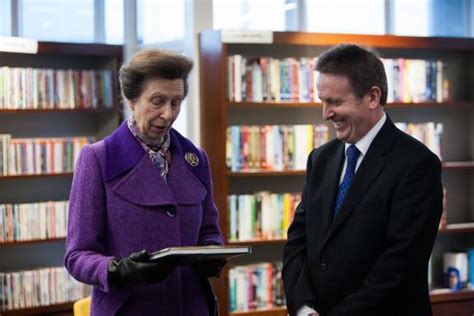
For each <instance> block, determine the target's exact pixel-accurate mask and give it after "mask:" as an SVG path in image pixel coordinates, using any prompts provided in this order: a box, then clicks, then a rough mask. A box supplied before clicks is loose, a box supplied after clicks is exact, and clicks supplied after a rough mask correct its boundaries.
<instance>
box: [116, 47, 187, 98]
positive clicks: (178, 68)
mask: <svg viewBox="0 0 474 316" xmlns="http://www.w3.org/2000/svg"><path fill="white" fill-rule="evenodd" d="M192 68H193V61H192V60H191V59H190V58H188V57H186V56H183V55H181V54H179V53H176V52H172V51H167V50H163V49H158V48H152V49H145V50H142V51H140V52H138V53H137V54H135V55H134V56H133V57H132V59H131V60H130V61H129V62H128V63H124V64H123V65H122V67H120V73H119V80H120V88H121V89H122V94H123V96H124V97H125V98H126V99H128V100H136V99H137V98H139V97H140V95H141V93H142V91H143V83H144V82H145V81H146V80H148V79H156V78H161V79H169V80H175V79H182V80H183V87H184V96H186V95H187V94H188V80H187V78H188V75H189V73H190V72H191V69H192Z"/></svg>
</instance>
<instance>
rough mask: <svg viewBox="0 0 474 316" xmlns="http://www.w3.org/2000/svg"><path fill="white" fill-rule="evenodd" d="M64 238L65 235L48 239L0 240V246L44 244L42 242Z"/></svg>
mask: <svg viewBox="0 0 474 316" xmlns="http://www.w3.org/2000/svg"><path fill="white" fill-rule="evenodd" d="M64 240H66V237H58V238H48V239H32V240H22V241H5V242H0V247H3V246H21V245H30V244H44V243H49V242H55V241H64Z"/></svg>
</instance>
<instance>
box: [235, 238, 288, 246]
mask: <svg viewBox="0 0 474 316" xmlns="http://www.w3.org/2000/svg"><path fill="white" fill-rule="evenodd" d="M285 242H286V239H261V240H257V239H252V240H229V241H227V244H229V245H249V246H258V245H282V244H284V243H285Z"/></svg>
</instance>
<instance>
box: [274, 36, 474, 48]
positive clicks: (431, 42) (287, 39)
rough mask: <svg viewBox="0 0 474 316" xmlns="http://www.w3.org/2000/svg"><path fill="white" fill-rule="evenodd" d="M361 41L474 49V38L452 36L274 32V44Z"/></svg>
mask: <svg viewBox="0 0 474 316" xmlns="http://www.w3.org/2000/svg"><path fill="white" fill-rule="evenodd" d="M340 43H361V44H366V45H370V46H373V47H379V48H393V49H397V48H407V49H424V50H432V49H443V50H453V49H454V50H465V51H468V50H473V49H474V39H471V38H451V37H415V36H396V35H358V34H341V33H331V34H328V33H303V32H273V44H284V45H305V46H323V47H324V46H333V45H337V44H340Z"/></svg>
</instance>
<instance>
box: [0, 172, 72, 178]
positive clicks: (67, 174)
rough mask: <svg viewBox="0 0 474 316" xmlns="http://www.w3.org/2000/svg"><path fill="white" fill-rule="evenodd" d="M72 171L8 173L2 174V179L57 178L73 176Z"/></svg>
mask: <svg viewBox="0 0 474 316" xmlns="http://www.w3.org/2000/svg"><path fill="white" fill-rule="evenodd" d="M72 175H73V173H72V172H63V173H39V174H15V175H6V176H0V180H8V179H29V178H32V179H34V178H50V177H51V178H56V177H71V176H72Z"/></svg>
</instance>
